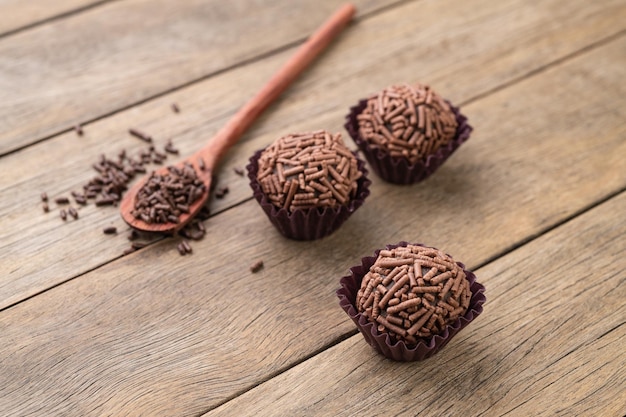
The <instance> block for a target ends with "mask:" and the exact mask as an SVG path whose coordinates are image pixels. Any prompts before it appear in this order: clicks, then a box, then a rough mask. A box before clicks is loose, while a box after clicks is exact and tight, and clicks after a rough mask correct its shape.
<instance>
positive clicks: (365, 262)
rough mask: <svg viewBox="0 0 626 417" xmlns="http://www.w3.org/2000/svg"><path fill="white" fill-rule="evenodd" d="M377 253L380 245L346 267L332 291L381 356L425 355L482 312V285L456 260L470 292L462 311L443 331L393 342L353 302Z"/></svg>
mask: <svg viewBox="0 0 626 417" xmlns="http://www.w3.org/2000/svg"><path fill="white" fill-rule="evenodd" d="M408 244H409V243H407V242H400V243H398V244H397V245H387V249H394V248H397V247H399V246H407V245H408ZM413 245H419V246H424V245H422V244H420V243H414V244H413ZM379 253H380V249H378V250H376V252H375V253H374V256H367V257H364V258H362V259H361V265H357V266H353V267H352V268H350V275H347V276H345V277H343V278H341V280H340V284H341V288H340V289H338V290H337V292H336V294H337V297H339V305H340V306H341V308H343V310H344V311H345V312H346V313H347V314H348V316H350V318H351V319H352V321H353V322H354V323H355V324H356V326H357V328H358V329H359V331H360V332H361V334H362V335H363V338H364V339H365V341H366V342H367V343H368V344H369V345H370V346H372V347H373V348H374V349H375V350H376V351H378V352H379V353H381V354H382V355H384V356H385V357H387V358H389V359H393V360H396V361H404V362H412V361H421V360H424V359H427V358H429V357H431V356H433V355H434V354H435V353H437V352H438V351H439V350H441V349H442V348H443V347H444V346H445V345H446V344H448V342H449V341H450V340H451V339H452V338H453V337H454V336H455V335H456V334H457V333H458V332H460V331H461V330H462V329H463V328H464V327H465V326H467V325H468V324H469V323H470V322H471V321H472V320H474V319H475V318H476V317H477V316H478V315H479V314H480V313H482V311H483V304H484V303H485V301H486V297H485V287H484V286H483V285H481V284H479V283H478V282H476V275H474V273H473V272H472V271H468V270H466V269H465V265H463V264H462V263H461V262H457V265H459V266H460V267H461V268H463V271H464V272H465V274H466V276H467V279H468V280H469V283H470V291H471V292H472V298H471V299H470V305H469V307H468V309H467V311H466V312H465V314H464V315H463V316H462V317H459V318H458V319H457V320H456V321H455V322H453V323H451V324H449V325H448V326H447V327H446V328H445V329H444V331H443V333H441V334H438V335H434V336H432V337H430V338H422V339H420V340H419V341H418V343H417V344H416V345H415V346H407V344H406V343H405V342H404V341H402V340H400V341H398V342H396V343H395V344H393V343H392V342H391V338H390V337H389V335H388V334H387V333H384V332H379V331H378V329H377V326H376V325H375V324H374V323H372V322H370V321H369V320H368V319H367V317H365V316H364V315H363V314H361V313H359V312H358V311H357V308H356V306H355V303H356V294H357V292H358V291H359V288H361V281H362V279H363V277H364V276H365V274H367V272H368V271H369V269H370V267H371V266H372V265H374V262H376V258H377V257H378V254H379Z"/></svg>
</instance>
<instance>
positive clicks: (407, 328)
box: [355, 245, 472, 346]
mask: <svg viewBox="0 0 626 417" xmlns="http://www.w3.org/2000/svg"><path fill="white" fill-rule="evenodd" d="M471 297H472V293H471V291H470V283H469V281H468V279H467V277H466V274H465V272H464V270H463V268H462V267H461V266H459V265H458V264H457V263H456V262H455V261H454V260H453V259H452V258H451V257H450V256H449V255H446V254H445V253H443V252H441V251H439V250H438V249H434V248H430V247H425V246H419V245H407V246H399V247H396V248H393V249H388V250H381V251H380V253H379V255H378V258H377V259H376V262H375V263H374V264H373V265H372V266H371V267H370V269H369V272H368V273H367V274H366V275H365V276H364V277H363V280H362V281H361V287H360V289H359V291H358V292H357V295H356V303H355V306H356V308H357V310H358V311H359V312H360V313H362V314H363V315H364V316H365V317H366V318H367V319H368V320H369V321H370V322H372V323H374V324H375V325H377V326H378V330H379V331H380V332H384V333H387V334H388V335H389V336H390V338H391V340H392V341H399V340H402V341H404V342H405V343H407V345H409V346H410V345H415V344H416V343H417V342H418V340H419V338H424V339H425V338H429V337H432V336H433V335H436V334H440V333H442V332H443V331H444V329H445V328H446V327H447V326H448V325H450V324H452V323H454V322H455V321H456V320H457V319H458V318H459V317H461V316H463V315H464V314H465V313H466V312H467V309H468V307H469V305H470V299H471Z"/></svg>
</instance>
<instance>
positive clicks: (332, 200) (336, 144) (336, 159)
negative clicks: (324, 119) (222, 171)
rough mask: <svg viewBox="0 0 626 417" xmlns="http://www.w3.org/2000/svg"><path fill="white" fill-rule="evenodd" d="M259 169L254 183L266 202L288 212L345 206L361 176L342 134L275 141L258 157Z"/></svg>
mask: <svg viewBox="0 0 626 417" xmlns="http://www.w3.org/2000/svg"><path fill="white" fill-rule="evenodd" d="M258 165H259V170H258V174H257V180H258V181H259V184H260V185H261V189H262V190H263V192H264V193H265V195H266V196H267V198H268V199H269V200H270V201H271V203H272V204H273V205H274V206H276V207H279V208H280V207H282V208H285V209H287V210H288V211H290V212H293V211H294V210H296V209H307V208H312V207H336V206H339V205H346V204H347V203H348V202H349V201H350V199H351V198H353V197H354V196H355V194H356V191H357V180H358V179H359V178H360V177H361V175H362V174H361V172H360V171H359V169H358V164H357V160H356V157H355V156H354V155H353V154H352V152H350V150H349V149H348V148H347V147H346V146H345V145H344V143H343V141H342V139H341V134H339V133H337V134H335V135H332V134H331V133H329V132H326V131H324V130H319V131H316V132H309V133H296V134H291V135H287V136H284V137H282V138H280V139H278V140H277V141H276V142H274V143H273V144H272V145H270V146H268V147H267V148H266V149H265V150H264V151H263V152H262V153H261V156H260V158H259V161H258Z"/></svg>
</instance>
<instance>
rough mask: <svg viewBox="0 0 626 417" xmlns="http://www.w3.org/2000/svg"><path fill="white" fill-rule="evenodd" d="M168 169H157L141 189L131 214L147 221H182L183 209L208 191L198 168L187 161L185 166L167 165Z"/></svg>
mask: <svg viewBox="0 0 626 417" xmlns="http://www.w3.org/2000/svg"><path fill="white" fill-rule="evenodd" d="M167 171H168V172H167V173H166V174H164V175H158V174H156V173H155V172H152V173H151V174H150V177H149V178H148V180H147V181H146V182H145V184H144V185H143V186H142V187H141V188H140V189H139V191H138V192H137V197H136V199H135V205H134V210H133V211H132V212H131V214H132V215H133V216H134V217H135V218H136V219H141V220H143V221H144V222H146V223H178V222H179V221H180V216H181V214H183V213H189V207H190V206H191V205H192V204H193V203H194V202H196V201H197V200H198V199H199V198H200V197H201V196H202V194H203V193H204V192H205V191H206V186H205V185H204V183H203V182H202V180H200V179H199V178H198V174H197V173H196V170H195V168H194V167H193V165H191V164H190V163H185V164H184V165H183V166H182V167H181V168H178V167H175V166H169V167H167Z"/></svg>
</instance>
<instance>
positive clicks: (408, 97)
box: [357, 84, 457, 163]
mask: <svg viewBox="0 0 626 417" xmlns="http://www.w3.org/2000/svg"><path fill="white" fill-rule="evenodd" d="M357 120H358V125H359V134H360V135H361V137H362V138H363V139H364V140H366V141H367V142H368V143H369V144H370V146H372V147H373V148H378V149H381V150H384V151H386V152H389V153H390V155H391V156H392V157H394V158H405V159H407V160H408V161H409V162H410V163H415V162H416V161H418V160H423V159H425V158H426V157H427V156H428V155H430V154H433V153H435V152H436V151H437V150H438V149H439V148H440V147H441V146H444V145H446V144H447V143H448V142H450V141H451V140H452V139H453V138H454V136H455V134H456V129H457V121H456V118H455V115H454V113H453V111H452V110H451V108H450V106H449V105H448V103H447V102H446V101H445V100H444V99H443V98H441V97H440V96H439V95H438V94H437V93H435V92H434V91H433V90H432V89H431V88H430V87H429V86H427V85H423V84H417V85H415V86H410V85H407V84H402V85H392V86H390V87H388V88H386V89H384V90H382V91H381V92H380V93H378V94H375V95H372V96H371V97H369V98H368V100H367V103H366V106H365V108H364V109H363V111H362V112H361V113H360V114H359V115H358V116H357Z"/></svg>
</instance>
